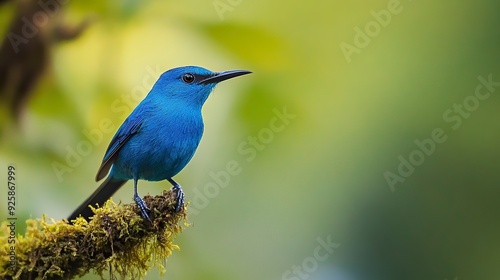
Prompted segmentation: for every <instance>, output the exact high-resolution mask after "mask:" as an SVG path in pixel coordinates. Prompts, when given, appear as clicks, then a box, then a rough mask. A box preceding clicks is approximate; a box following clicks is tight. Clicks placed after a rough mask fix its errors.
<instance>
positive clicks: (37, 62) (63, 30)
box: [0, 0, 90, 120]
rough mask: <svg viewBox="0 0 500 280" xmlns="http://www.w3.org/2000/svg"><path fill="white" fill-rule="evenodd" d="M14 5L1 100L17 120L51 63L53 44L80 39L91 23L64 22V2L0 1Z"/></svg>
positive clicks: (0, 74)
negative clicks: (62, 21) (73, 23)
mask: <svg viewBox="0 0 500 280" xmlns="http://www.w3.org/2000/svg"><path fill="white" fill-rule="evenodd" d="M4 2H13V3H12V4H14V5H15V6H16V7H15V10H16V15H15V16H14V18H13V20H12V22H11V23H10V27H9V28H8V30H7V32H6V33H5V35H4V39H3V42H2V44H1V45H0V100H1V102H2V103H3V104H4V105H5V108H7V110H9V111H10V112H9V114H10V115H11V116H12V118H13V119H14V120H18V119H19V117H20V115H21V113H22V110H23V108H24V105H25V104H26V102H27V101H28V100H29V96H30V94H31V93H32V92H33V90H34V88H35V86H36V84H37V81H38V80H39V79H40V77H41V74H42V73H43V72H44V70H45V69H46V68H47V65H48V63H49V61H50V56H49V54H50V48H51V46H52V45H53V44H54V43H57V42H60V41H67V40H72V39H75V38H77V37H78V36H80V34H81V33H82V32H83V31H84V30H85V28H86V27H87V26H88V25H89V24H90V20H88V19H87V20H84V21H82V22H81V23H80V24H79V25H77V26H68V25H66V24H64V23H61V18H62V14H63V12H62V10H63V9H64V5H65V3H61V4H60V3H59V2H58V1H54V0H16V1H14V0H11V1H7V0H0V4H2V3H4Z"/></svg>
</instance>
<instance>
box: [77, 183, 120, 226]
mask: <svg viewBox="0 0 500 280" xmlns="http://www.w3.org/2000/svg"><path fill="white" fill-rule="evenodd" d="M126 182H127V181H126V180H116V179H110V178H109V177H108V178H106V180H104V182H102V184H101V185H100V186H99V187H98V188H97V190H95V192H94V193H93V194H92V195H91V196H89V197H88V198H87V199H86V200H85V201H84V202H83V203H82V204H81V205H80V206H78V208H76V210H75V211H73V213H72V214H71V215H70V216H69V217H68V221H69V222H71V221H72V220H74V219H76V218H78V217H79V216H80V215H81V216H82V217H83V218H85V220H89V218H90V217H92V216H94V213H93V212H92V210H91V209H90V208H89V205H92V206H93V207H95V205H96V203H97V204H99V207H100V206H102V205H103V204H104V202H106V200H108V199H109V198H110V197H111V196H112V195H113V194H114V193H115V192H116V191H117V190H118V189H119V188H120V187H121V186H122V185H123V184H125V183H126Z"/></svg>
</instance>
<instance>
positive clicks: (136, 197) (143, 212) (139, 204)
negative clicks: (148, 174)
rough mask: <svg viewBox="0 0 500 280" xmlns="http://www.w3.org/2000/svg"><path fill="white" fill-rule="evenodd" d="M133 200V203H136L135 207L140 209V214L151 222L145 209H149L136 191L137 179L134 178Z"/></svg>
mask: <svg viewBox="0 0 500 280" xmlns="http://www.w3.org/2000/svg"><path fill="white" fill-rule="evenodd" d="M134 200H135V204H137V207H139V210H141V216H142V217H143V218H144V219H146V220H148V221H150V222H151V219H150V218H149V215H148V213H147V211H149V208H148V206H147V205H146V203H145V202H144V200H142V198H141V197H140V196H139V194H138V193H137V179H134Z"/></svg>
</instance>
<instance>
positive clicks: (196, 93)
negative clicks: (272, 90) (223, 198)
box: [68, 66, 251, 221]
mask: <svg viewBox="0 0 500 280" xmlns="http://www.w3.org/2000/svg"><path fill="white" fill-rule="evenodd" d="M249 73H251V72H250V71H246V70H233V71H224V72H212V71H209V70H207V69H204V68H201V67H197V66H185V67H178V68H174V69H171V70H168V71H166V72H165V73H163V74H162V75H161V76H160V78H159V79H158V81H157V82H156V83H155V84H154V86H153V88H152V89H151V91H150V92H149V93H148V95H147V96H146V98H144V100H142V102H141V103H140V104H139V105H138V106H137V107H136V108H135V109H134V111H133V112H132V113H131V114H130V115H129V116H128V117H127V119H126V120H125V121H124V122H123V124H122V125H121V126H120V128H119V129H118V131H117V132H116V134H115V136H113V139H112V140H111V143H110V144H109V147H108V149H107V151H106V153H105V155H104V159H103V160H102V164H101V166H100V167H99V170H98V171H97V176H96V181H100V180H101V179H103V178H104V177H106V175H107V174H108V172H109V175H108V177H107V178H106V180H105V181H104V182H103V183H102V184H101V185H100V186H99V187H98V188H97V190H95V191H94V193H93V194H92V195H91V196H90V197H89V198H87V199H86V200H85V201H84V202H83V203H82V204H81V205H80V206H79V207H78V208H77V209H76V210H75V211H74V212H73V213H72V214H71V215H70V216H69V218H68V221H72V220H74V219H76V218H77V217H78V216H80V215H81V216H82V217H84V218H85V219H87V220H88V219H89V218H90V217H91V216H93V215H94V214H93V212H92V211H91V209H90V208H89V205H92V206H95V204H96V203H97V204H99V205H103V204H104V202H105V201H106V200H107V199H109V197H111V195H113V194H114V193H115V192H116V191H117V190H118V189H119V188H120V187H121V186H123V184H125V183H126V182H127V181H128V180H134V201H135V202H136V204H137V206H138V207H139V209H140V211H141V214H142V216H143V218H144V219H148V220H149V216H148V210H149V209H148V207H147V205H146V203H145V202H144V201H143V200H142V199H141V197H140V196H139V194H138V193H137V181H138V180H139V179H142V180H147V181H161V180H167V181H168V182H170V184H172V186H173V187H172V190H174V191H175V192H176V197H177V200H176V203H177V205H176V211H179V210H180V209H181V207H182V206H183V203H184V193H183V191H182V188H181V186H180V185H179V184H178V183H177V182H175V181H174V179H172V177H174V176H175V175H176V174H177V173H179V172H180V171H181V170H182V169H183V168H184V167H185V166H186V164H187V163H188V162H189V161H190V160H191V158H192V157H193V155H194V153H195V151H196V148H197V147H198V144H199V143H200V140H201V136H202V134H203V127H204V126H203V118H202V114H201V108H202V106H203V104H204V103H205V101H206V100H207V98H208V96H209V95H210V93H211V92H212V90H213V89H214V87H215V85H217V83H219V82H222V81H224V80H227V79H231V78H234V77H238V76H241V75H245V74H249ZM110 169H111V172H110V171H109V170H110Z"/></svg>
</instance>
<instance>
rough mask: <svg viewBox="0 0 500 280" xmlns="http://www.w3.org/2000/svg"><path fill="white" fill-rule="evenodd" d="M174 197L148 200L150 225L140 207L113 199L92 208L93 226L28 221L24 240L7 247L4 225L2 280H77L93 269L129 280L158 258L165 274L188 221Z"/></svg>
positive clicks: (81, 221)
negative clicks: (174, 239) (99, 206)
mask: <svg viewBox="0 0 500 280" xmlns="http://www.w3.org/2000/svg"><path fill="white" fill-rule="evenodd" d="M175 196H176V194H175V192H171V191H164V192H163V193H162V194H161V195H158V196H154V197H152V196H149V195H147V196H146V197H144V201H145V202H146V204H147V205H148V206H149V208H150V209H151V211H150V218H151V221H152V222H151V223H150V222H149V221H146V220H144V219H143V218H142V217H141V216H140V211H139V209H138V208H137V206H136V205H135V204H124V205H121V204H118V205H117V204H115V203H114V202H113V201H112V200H108V201H107V202H106V204H105V205H104V207H102V208H98V209H93V211H94V213H95V216H94V217H93V219H92V220H91V221H90V222H87V221H86V220H85V219H83V218H81V217H80V218H78V219H76V220H75V221H74V224H73V225H72V224H69V223H68V222H67V221H66V220H63V221H54V220H52V222H51V223H48V222H47V221H46V218H45V217H43V219H37V220H28V221H26V223H27V225H28V228H27V231H26V234H25V236H20V235H19V236H18V237H17V238H15V243H14V244H9V242H8V241H9V240H10V239H9V237H10V234H11V233H10V229H9V227H8V224H7V223H6V222H5V223H3V224H2V226H1V228H0V256H1V257H0V278H1V279H72V278H74V277H76V276H82V275H84V274H87V273H88V272H89V271H90V270H92V269H93V270H94V271H95V272H96V273H97V274H99V275H101V276H102V275H103V272H104V271H106V270H108V268H109V269H110V275H111V277H112V278H114V277H116V276H115V275H113V274H116V275H117V276H120V277H125V278H127V279H130V278H136V277H138V276H142V275H144V274H145V273H146V272H147V270H148V269H149V268H150V267H149V266H148V262H149V261H151V260H152V256H153V254H154V255H155V258H154V260H155V263H154V265H156V266H158V267H160V269H162V271H164V270H165V269H164V267H163V266H162V265H161V263H162V262H163V261H164V259H165V258H167V257H168V256H169V255H170V254H171V253H172V250H173V249H178V247H177V246H176V245H174V244H173V243H172V241H173V238H174V236H176V235H177V234H178V233H180V232H181V230H182V225H180V222H181V221H183V220H184V221H185V220H186V217H187V216H186V215H187V214H186V209H185V207H183V208H182V210H181V211H180V212H179V213H174V209H175V203H176V199H175ZM185 223H186V222H184V224H185ZM11 246H15V247H14V251H12V248H11ZM12 260H13V262H11V261H12Z"/></svg>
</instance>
